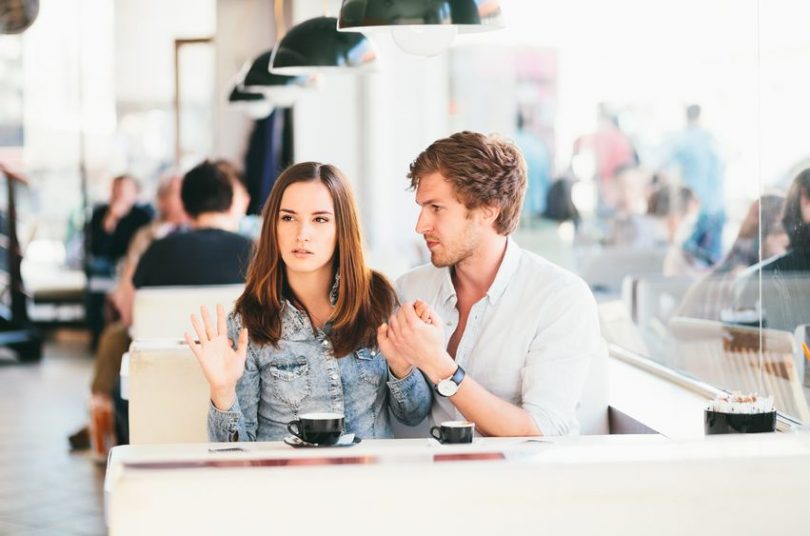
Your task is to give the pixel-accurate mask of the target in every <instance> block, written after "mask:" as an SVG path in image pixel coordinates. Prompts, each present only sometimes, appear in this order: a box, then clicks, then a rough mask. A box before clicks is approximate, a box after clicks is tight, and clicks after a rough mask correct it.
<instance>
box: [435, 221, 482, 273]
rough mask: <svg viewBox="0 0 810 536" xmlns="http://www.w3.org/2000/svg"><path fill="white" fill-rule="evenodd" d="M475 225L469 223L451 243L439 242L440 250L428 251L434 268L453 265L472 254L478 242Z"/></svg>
mask: <svg viewBox="0 0 810 536" xmlns="http://www.w3.org/2000/svg"><path fill="white" fill-rule="evenodd" d="M476 231H477V230H476V229H475V226H474V225H473V224H472V223H470V224H469V225H467V226H466V227H465V228H464V231H463V232H462V233H461V235H460V236H459V237H458V238H457V239H456V240H454V241H453V243H452V244H447V243H445V242H440V244H441V252H440V253H437V252H433V251H431V252H430V262H431V263H432V264H433V266H435V267H436V268H446V267H448V266H455V265H456V264H458V263H460V262H461V261H463V260H464V259H466V258H467V257H469V256H470V255H472V254H473V251H475V249H476V248H477V247H478V244H479V242H480V239H479V234H478V233H477V232H476Z"/></svg>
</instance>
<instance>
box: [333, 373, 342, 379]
mask: <svg viewBox="0 0 810 536" xmlns="http://www.w3.org/2000/svg"><path fill="white" fill-rule="evenodd" d="M339 378H340V376H338V375H337V374H332V379H333V380H337V379H339Z"/></svg>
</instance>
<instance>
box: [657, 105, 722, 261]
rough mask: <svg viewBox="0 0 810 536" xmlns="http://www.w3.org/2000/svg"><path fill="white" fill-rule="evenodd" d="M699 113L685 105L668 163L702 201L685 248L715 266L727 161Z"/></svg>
mask: <svg viewBox="0 0 810 536" xmlns="http://www.w3.org/2000/svg"><path fill="white" fill-rule="evenodd" d="M700 115H701V108H700V106H698V105H697V104H692V105H690V106H688V107H687V108H686V128H685V129H684V130H683V132H681V134H680V135H679V136H678V137H677V139H676V140H675V143H674V146H673V148H672V151H671V154H670V156H669V159H668V162H667V163H666V164H665V165H666V167H667V168H673V171H674V172H675V173H676V174H677V175H678V176H679V177H680V180H681V183H682V184H683V185H684V186H686V187H688V188H689V189H690V190H692V192H694V194H695V196H697V199H698V201H700V212H699V213H698V220H697V223H696V224H695V228H694V229H693V231H692V234H691V236H690V237H689V238H688V239H687V241H686V243H685V244H684V248H685V250H686V251H687V252H689V254H690V255H692V256H694V257H696V258H698V259H700V260H701V261H703V262H704V263H706V264H707V265H713V264H716V263H717V262H719V261H720V259H721V258H722V256H723V227H724V225H725V222H726V214H725V208H724V203H725V198H724V185H723V181H724V179H723V174H724V164H723V161H722V159H721V158H720V153H719V151H718V149H717V143H716V141H715V139H714V137H713V136H712V135H711V133H710V132H709V131H708V130H706V129H705V128H704V127H703V126H701V124H700Z"/></svg>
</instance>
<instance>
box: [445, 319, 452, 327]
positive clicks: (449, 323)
mask: <svg viewBox="0 0 810 536" xmlns="http://www.w3.org/2000/svg"><path fill="white" fill-rule="evenodd" d="M445 324H447V325H448V326H452V325H453V322H451V321H450V320H448V321H447V322H445Z"/></svg>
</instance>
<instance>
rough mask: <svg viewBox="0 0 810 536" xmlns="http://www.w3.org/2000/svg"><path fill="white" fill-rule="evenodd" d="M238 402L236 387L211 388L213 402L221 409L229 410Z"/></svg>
mask: <svg viewBox="0 0 810 536" xmlns="http://www.w3.org/2000/svg"><path fill="white" fill-rule="evenodd" d="M234 402H236V389H235V388H233V387H230V388H211V403H212V404H214V407H216V408H217V409H218V410H220V411H228V410H229V409H230V408H231V406H233V404H234Z"/></svg>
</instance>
